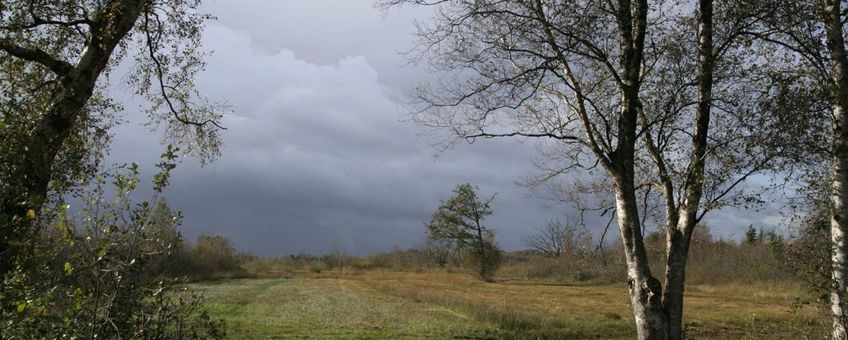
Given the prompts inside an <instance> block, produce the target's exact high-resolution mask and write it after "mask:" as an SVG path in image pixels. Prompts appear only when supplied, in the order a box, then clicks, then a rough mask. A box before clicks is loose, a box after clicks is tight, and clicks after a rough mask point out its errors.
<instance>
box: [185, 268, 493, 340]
mask: <svg viewBox="0 0 848 340" xmlns="http://www.w3.org/2000/svg"><path fill="white" fill-rule="evenodd" d="M194 287H195V288H200V289H204V290H206V297H207V298H208V302H207V304H206V306H207V308H208V310H209V311H210V313H211V314H212V315H213V316H214V317H221V318H224V319H225V320H226V321H227V333H228V334H229V335H230V337H231V338H233V339H284V338H299V339H326V338H375V337H382V338H392V339H396V338H438V339H441V338H451V337H459V338H487V337H493V336H496V335H497V333H498V329H497V327H496V326H495V325H494V324H492V323H490V322H485V321H476V320H471V319H469V317H468V316H466V315H464V314H463V313H460V312H457V311H454V310H451V309H449V308H445V307H442V306H438V305H433V304H427V303H416V302H412V301H408V300H405V299H402V298H397V297H393V296H389V295H385V294H381V293H380V292H377V291H375V290H374V289H371V288H369V287H367V286H364V285H362V284H360V283H357V282H355V281H346V280H326V279H305V278H294V279H262V280H233V281H226V282H220V283H204V284H196V285H195V286H194Z"/></svg>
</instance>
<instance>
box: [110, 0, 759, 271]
mask: <svg viewBox="0 0 848 340" xmlns="http://www.w3.org/2000/svg"><path fill="white" fill-rule="evenodd" d="M205 9H206V11H208V12H209V13H211V14H213V15H215V16H217V21H213V22H210V23H209V24H208V26H207V29H206V32H205V38H204V44H205V47H206V48H207V49H209V50H212V51H214V53H213V54H211V56H209V57H208V58H207V62H208V67H207V70H206V71H205V72H204V73H202V74H201V75H200V76H199V78H198V86H199V89H200V90H201V92H203V93H205V94H207V95H208V96H210V97H211V98H214V99H217V100H220V101H224V102H226V103H228V104H229V105H230V107H231V110H232V112H231V113H230V114H228V115H227V116H225V118H224V121H223V125H225V126H226V127H227V130H226V131H225V132H224V134H223V140H224V147H223V149H222V156H221V157H220V158H219V159H217V160H216V161H215V162H214V163H213V164H211V165H208V166H206V167H199V166H197V164H196V163H197V162H196V161H195V160H192V159H187V160H185V161H183V162H182V164H180V166H179V167H178V168H177V169H176V170H175V173H174V177H173V180H172V185H171V186H170V187H169V188H168V190H167V192H166V195H167V199H168V201H169V203H170V204H171V206H172V207H174V208H175V209H177V210H180V211H182V212H183V215H184V216H185V219H184V224H183V226H182V227H181V231H182V233H183V235H184V236H185V237H186V238H187V239H189V240H193V239H194V238H196V236H197V235H199V234H202V233H203V234H221V235H224V236H227V237H229V238H230V239H231V240H232V241H233V243H234V245H235V246H236V247H237V248H239V249H241V250H247V251H250V252H253V253H255V254H259V255H266V256H277V255H283V254H292V253H300V252H308V253H322V252H325V251H327V250H329V249H331V248H332V247H333V246H334V245H335V244H337V245H339V246H340V247H341V248H342V249H343V250H345V251H348V252H351V253H355V254H359V255H364V254H368V253H371V252H374V251H383V250H389V249H391V248H392V247H393V246H394V245H398V246H400V247H401V248H405V247H409V246H413V245H416V244H419V243H421V242H422V241H423V239H424V223H425V222H427V220H428V219H429V217H430V215H431V214H432V212H433V210H434V209H435V208H436V207H437V206H438V204H439V201H440V200H445V199H447V198H449V196H450V194H451V190H452V189H453V188H454V187H455V186H456V185H457V184H461V183H464V182H470V183H472V184H474V185H476V186H478V187H479V189H480V191H481V193H482V195H483V196H489V195H493V194H497V196H496V198H495V201H494V204H493V208H494V215H493V216H492V217H491V218H490V219H489V225H490V226H491V227H492V228H494V229H495V230H496V232H497V238H498V241H499V243H500V244H501V245H502V246H503V247H504V248H506V249H510V250H512V249H520V248H523V247H524V242H523V237H524V236H525V235H527V234H528V233H530V232H531V231H532V228H533V227H535V226H538V225H541V224H543V223H545V221H546V220H549V219H552V218H556V217H561V216H564V215H565V214H567V213H568V212H569V211H570V209H569V208H568V207H567V206H562V205H560V206H551V202H548V201H544V200H541V199H538V198H534V197H532V193H531V192H530V191H529V190H528V189H527V188H525V187H522V186H518V185H516V184H515V182H516V181H518V180H520V179H521V177H522V176H524V175H525V174H527V173H528V172H530V171H532V170H533V168H532V165H531V159H532V158H533V157H534V156H535V155H536V148H535V146H534V145H533V143H532V142H522V141H517V140H486V141H478V142H477V143H475V144H473V145H465V144H462V143H460V145H457V146H456V147H455V148H453V149H450V150H447V151H444V152H440V151H439V149H438V148H437V147H434V146H432V144H433V143H434V142H435V140H433V139H432V138H431V137H428V136H427V135H426V134H424V133H423V132H424V131H423V130H422V129H421V128H420V127H418V126H415V125H414V124H412V123H408V122H404V121H405V119H406V117H405V116H404V114H403V107H402V105H401V104H400V102H401V101H402V100H403V94H404V93H405V92H406V91H409V90H410V89H412V88H413V87H414V86H415V85H416V84H417V83H418V82H420V81H421V80H422V79H425V78H426V77H427V76H428V75H429V73H428V70H427V69H426V67H423V66H414V65H408V63H407V60H406V59H405V57H404V56H402V55H399V54H398V52H399V51H404V50H408V49H409V48H410V47H411V45H412V36H411V34H412V33H413V31H414V26H413V20H415V19H418V20H426V19H427V13H425V12H421V11H418V12H413V11H410V10H408V9H406V10H393V11H390V12H388V13H381V12H379V11H377V10H375V9H373V8H372V5H371V1H370V0H332V1H331V0H313V1H305V0H286V1H281V0H239V1H231V0H218V1H214V0H206V4H205ZM138 111H139V110H137V108H136V107H135V106H133V105H127V111H126V112H124V113H122V116H123V117H124V119H126V120H127V121H128V123H127V124H124V125H123V126H121V127H119V128H117V129H115V130H114V131H115V141H114V143H113V147H112V152H111V154H110V156H109V158H108V162H110V163H124V162H138V163H141V164H142V165H145V167H144V168H145V169H148V171H147V172H146V175H149V174H150V173H151V172H152V170H150V169H151V167H150V165H152V164H154V163H155V162H156V160H157V157H158V155H159V154H160V153H161V152H162V150H163V149H164V147H162V146H160V145H159V144H158V135H157V134H156V133H151V132H149V131H148V130H147V128H145V127H142V126H141V125H140V124H141V123H142V122H143V121H144V120H143V119H139V118H138V117H139V116H142V115H141V114H139V112H138ZM714 215H715V214H714ZM760 218H761V217H760V216H759V215H752V214H746V213H744V212H739V211H735V212H730V211H729V212H726V213H725V214H720V215H716V216H715V217H714V218H713V219H712V223H711V224H714V227H713V229H714V231H715V232H716V233H718V234H720V235H723V236H728V237H737V236H738V235H741V234H742V233H744V229H743V228H744V227H745V226H747V225H748V224H749V223H754V224H757V225H759V224H760V223H761V222H760ZM772 219H773V218H772ZM590 222H593V223H590V228H592V229H593V230H594V231H595V232H597V231H598V230H599V228H600V227H601V225H600V223H599V222H598V221H597V220H590ZM612 232H613V233H615V231H614V230H613V231H612Z"/></svg>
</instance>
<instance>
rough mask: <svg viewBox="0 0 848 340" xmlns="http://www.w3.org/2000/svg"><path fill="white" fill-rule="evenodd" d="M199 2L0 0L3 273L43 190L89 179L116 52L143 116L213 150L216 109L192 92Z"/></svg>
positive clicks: (110, 106)
mask: <svg viewBox="0 0 848 340" xmlns="http://www.w3.org/2000/svg"><path fill="white" fill-rule="evenodd" d="M199 4H200V1H199V0H108V1H101V0H85V1H79V0H73V1H71V0H49V1H4V2H2V3H0V73H2V76H0V87H2V89H3V90H2V93H0V149H2V152H0V159H2V163H1V164H2V166H0V275H2V274H3V273H5V272H6V271H7V270H8V269H9V267H10V266H11V264H12V261H13V259H14V257H15V254H16V253H19V250H20V249H21V247H23V246H24V245H25V244H26V240H28V239H30V236H31V235H32V232H33V220H34V219H35V218H36V217H37V216H38V215H39V214H40V210H41V208H42V206H43V205H44V204H45V202H47V201H48V200H50V195H51V193H58V192H62V191H63V190H67V189H69V188H73V187H74V186H78V185H80V184H81V183H83V182H85V181H86V179H88V178H90V177H91V176H92V175H93V174H94V173H95V172H96V171H95V170H96V169H97V167H98V166H99V161H100V158H101V156H102V154H103V153H104V152H105V150H106V149H107V145H108V141H109V137H110V136H109V129H110V128H111V127H112V126H114V125H115V124H117V123H118V121H117V120H116V119H115V118H114V116H113V115H112V114H113V113H114V112H115V111H116V110H118V109H120V105H119V104H117V103H116V102H115V101H113V100H111V99H110V98H109V94H108V93H107V91H106V87H107V84H108V75H109V73H110V71H111V70H112V69H113V68H114V67H115V66H116V65H117V64H118V63H119V62H121V61H122V60H124V59H127V58H132V59H133V60H132V61H133V65H135V67H134V70H133V72H132V73H130V74H129V76H127V77H126V78H125V79H127V80H128V85H129V87H130V88H132V89H133V90H134V91H135V93H136V94H137V95H140V96H141V97H143V98H146V99H148V100H149V102H150V105H149V106H148V107H147V113H148V115H149V117H150V123H151V124H153V125H154V126H162V127H164V133H165V138H166V141H168V142H176V143H179V144H181V146H182V149H183V150H186V151H194V152H196V154H197V155H200V156H201V159H202V160H207V159H209V158H208V157H206V156H210V157H211V156H214V155H215V154H217V145H218V130H219V128H220V126H219V125H218V120H219V119H220V117H221V116H220V111H219V110H218V108H217V107H216V106H215V105H212V104H209V103H206V102H204V101H203V100H202V98H200V97H198V96H197V95H196V92H195V91H194V81H193V80H194V75H195V74H196V73H197V72H198V71H199V70H200V69H202V68H203V60H202V55H203V53H202V52H201V50H200V34H201V32H202V28H203V25H204V22H205V20H207V19H208V18H209V17H208V16H206V15H204V14H202V13H200V12H198V6H199Z"/></svg>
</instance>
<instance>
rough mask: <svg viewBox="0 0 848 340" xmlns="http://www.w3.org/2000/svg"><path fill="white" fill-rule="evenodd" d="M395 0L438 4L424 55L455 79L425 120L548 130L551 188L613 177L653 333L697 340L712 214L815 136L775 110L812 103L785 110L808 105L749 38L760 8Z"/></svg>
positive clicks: (633, 286) (744, 195) (419, 100)
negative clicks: (693, 293)
mask: <svg viewBox="0 0 848 340" xmlns="http://www.w3.org/2000/svg"><path fill="white" fill-rule="evenodd" d="M714 2H715V4H714ZM382 3H383V4H384V5H386V6H393V5H425V6H426V5H431V6H437V7H438V10H437V11H435V13H436V14H435V16H434V20H433V21H432V22H431V23H427V24H422V25H419V27H418V28H419V31H418V34H417V37H418V40H419V45H418V47H419V49H418V50H417V51H416V52H418V53H414V54H413V55H414V56H420V57H421V58H422V59H421V60H423V58H426V60H428V61H430V62H431V65H432V66H433V67H434V68H435V70H436V71H441V72H444V76H443V77H441V78H440V79H439V80H436V81H434V82H433V83H432V84H426V85H424V86H421V87H419V88H418V89H417V90H416V92H415V93H414V94H413V105H412V117H413V119H414V120H415V121H417V122H418V123H420V124H421V125H423V126H426V127H431V128H435V129H438V130H439V131H442V132H446V133H447V134H448V136H447V137H448V138H447V141H448V143H453V142H455V141H457V140H468V141H474V140H475V139H481V138H500V137H518V138H536V139H539V140H541V141H543V143H545V144H544V145H546V146H549V147H550V150H548V151H546V152H545V155H544V156H545V157H546V158H548V159H549V160H550V163H549V164H543V172H544V173H543V174H542V175H540V176H539V177H540V179H539V182H545V181H548V180H551V179H552V178H554V177H557V176H559V175H561V174H564V173H568V172H570V171H573V170H583V171H584V172H585V173H587V174H589V175H590V176H595V177H596V178H600V182H601V183H600V184H598V185H596V186H593V190H595V191H594V192H595V193H602V194H603V195H604V198H603V200H600V201H599V202H598V205H597V206H592V207H590V208H592V209H595V210H598V211H604V212H610V211H612V212H614V214H611V216H613V217H614V218H615V219H616V220H617V222H618V229H619V232H620V236H621V239H622V246H623V248H624V255H625V260H626V264H627V275H628V282H629V284H628V289H629V294H630V297H631V303H632V307H633V314H634V318H635V321H636V324H637V331H638V336H639V338H642V339H664V338H673V339H677V338H681V337H682V336H683V333H682V320H683V296H684V288H685V284H684V283H685V268H686V262H687V258H688V253H689V246H690V242H691V239H692V235H693V233H694V231H695V229H696V226H697V225H698V222H699V221H700V220H701V219H702V218H703V217H704V216H705V214H706V213H708V212H709V211H713V210H715V209H718V208H720V207H723V206H727V205H738V204H754V203H757V202H760V199H759V197H758V195H756V193H750V192H748V191H746V190H743V189H742V188H740V183H744V182H745V180H746V179H748V178H750V176H752V175H754V174H758V173H762V172H764V171H772V170H776V169H778V168H779V167H780V165H781V164H780V163H779V162H777V160H778V159H780V158H781V157H782V154H781V153H782V152H784V151H785V150H783V149H778V148H772V147H770V146H771V145H773V142H774V141H776V140H781V139H785V140H793V141H797V140H803V138H802V136H805V133H806V129H796V130H795V131H793V132H791V133H790V132H789V129H788V128H787V127H788V126H793V123H792V122H791V119H790V118H791V117H793V116H792V115H776V114H775V113H777V111H779V110H783V109H792V108H795V107H796V106H794V105H769V103H786V102H790V103H791V102H792V101H787V100H785V99H786V97H787V96H784V97H781V99H784V100H781V101H776V100H772V99H774V98H775V97H778V95H779V94H781V92H780V91H776V90H774V88H775V87H777V88H779V89H780V88H783V87H781V86H778V85H784V84H785V83H784V82H780V81H779V80H780V79H773V78H771V77H769V76H768V72H764V71H763V70H764V69H765V68H764V67H763V66H764V64H766V63H764V62H763V58H761V57H762V55H766V56H768V55H769V54H768V53H763V54H762V55H754V54H753V53H752V51H751V49H750V48H749V46H747V45H746V40H745V38H744V36H745V35H744V33H745V31H746V29H747V28H748V27H749V25H752V22H756V20H758V17H756V16H754V15H749V13H748V12H745V11H741V10H738V8H736V7H735V6H736V4H735V3H733V2H730V1H713V0H698V1H686V2H665V1H649V0H634V1H628V0H621V1H596V0H581V1H545V0H519V1H495V0H484V1H479V0H459V1H424V0H384V1H382ZM758 52H759V51H758ZM763 52H768V51H763ZM776 84H777V85H776ZM788 88H792V86H788ZM752 89H754V91H752ZM788 92H790V93H792V94H794V93H795V92H793V91H788ZM797 117H801V116H800V115H799V116H797ZM800 122H802V123H803V122H805V121H804V120H800ZM804 126H806V125H801V127H804ZM533 184H539V183H533ZM649 218H650V219H651V220H649ZM654 220H655V221H654ZM650 223H655V224H656V225H657V226H658V227H659V228H662V229H664V231H665V233H663V234H664V235H665V237H666V238H667V240H666V241H667V242H665V244H666V247H665V248H666V249H665V253H666V255H667V256H665V259H666V261H665V271H664V274H665V275H664V278H665V290H663V284H662V282H660V280H659V279H657V277H655V276H654V272H653V271H652V270H651V267H650V264H649V256H648V254H647V249H646V248H645V244H644V243H645V242H644V236H643V234H644V229H645V228H646V227H647V226H648V225H649V224H650Z"/></svg>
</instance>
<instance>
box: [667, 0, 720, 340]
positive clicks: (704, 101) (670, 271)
mask: <svg viewBox="0 0 848 340" xmlns="http://www.w3.org/2000/svg"><path fill="white" fill-rule="evenodd" d="M698 12H699V14H700V15H699V16H698V64H699V75H698V105H697V108H696V113H695V131H694V134H693V135H692V154H691V155H690V158H689V167H688V169H687V170H688V171H687V174H686V179H685V183H686V185H685V188H686V192H684V193H683V195H685V196H684V199H683V204H682V206H681V210H682V211H681V214H680V218H679V221H669V222H671V223H670V224H669V225H670V226H671V227H673V229H668V230H667V232H668V235H667V236H666V237H667V239H666V240H667V252H668V258H667V260H666V261H667V262H666V277H665V280H666V281H665V282H666V288H665V295H663V305H664V308H665V311H666V313H668V337H669V339H674V340H678V339H682V338H683V294H684V290H685V283H686V260H687V258H688V256H689V244H690V242H691V239H692V232H693V231H694V229H695V225H696V224H697V223H698V217H697V214H698V210H699V209H700V204H701V197H702V196H703V191H704V165H705V163H704V161H705V160H704V158H705V157H706V152H707V135H708V134H709V128H710V114H711V112H710V110H711V107H712V91H713V78H714V77H713V70H714V67H715V57H714V54H713V0H700V1H699V4H698Z"/></svg>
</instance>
